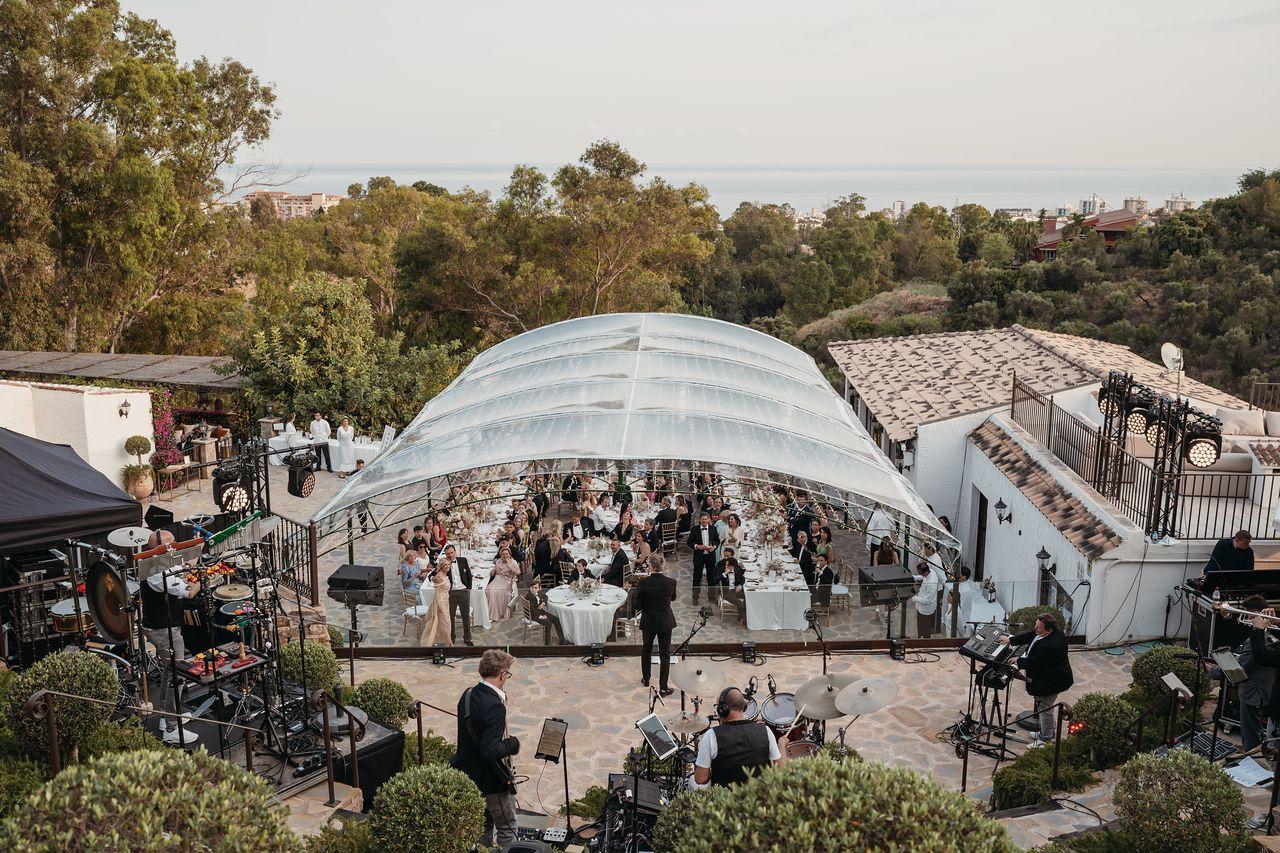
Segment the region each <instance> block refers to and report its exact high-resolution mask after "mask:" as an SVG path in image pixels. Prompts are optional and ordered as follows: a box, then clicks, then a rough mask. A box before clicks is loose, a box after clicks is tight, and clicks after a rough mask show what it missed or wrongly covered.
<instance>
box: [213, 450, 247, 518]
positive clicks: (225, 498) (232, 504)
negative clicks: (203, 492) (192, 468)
mask: <svg viewBox="0 0 1280 853" xmlns="http://www.w3.org/2000/svg"><path fill="white" fill-rule="evenodd" d="M213 500H214V503H216V504H217V505H218V509H220V510H222V511H223V512H244V511H245V510H247V509H248V508H249V490H248V489H247V488H246V487H245V485H244V469H243V467H242V466H241V464H240V461H239V460H238V459H237V460H229V461H228V462H226V463H224V464H222V465H219V466H218V467H216V468H214V469H213Z"/></svg>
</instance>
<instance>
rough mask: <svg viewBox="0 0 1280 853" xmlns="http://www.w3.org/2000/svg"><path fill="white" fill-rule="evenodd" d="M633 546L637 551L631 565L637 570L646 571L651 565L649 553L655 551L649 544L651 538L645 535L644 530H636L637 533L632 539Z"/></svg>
mask: <svg viewBox="0 0 1280 853" xmlns="http://www.w3.org/2000/svg"><path fill="white" fill-rule="evenodd" d="M631 547H632V549H633V550H634V551H635V553H636V556H635V559H634V560H632V562H631V565H632V566H633V567H634V568H635V570H636V571H637V572H644V571H646V570H647V569H648V567H649V555H650V554H652V553H653V548H651V547H650V546H649V540H648V539H646V538H645V537H644V531H643V530H636V531H635V535H634V536H632V539H631Z"/></svg>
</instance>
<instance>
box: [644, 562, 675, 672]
mask: <svg viewBox="0 0 1280 853" xmlns="http://www.w3.org/2000/svg"><path fill="white" fill-rule="evenodd" d="M664 562H665V560H663V558H662V555H661V554H654V555H653V556H651V557H650V558H649V576H648V577H646V578H643V579H641V581H640V582H639V583H638V584H636V598H635V601H636V609H637V610H639V611H640V635H641V637H642V638H643V641H644V649H643V650H642V651H641V652H640V682H641V683H642V684H643V685H644V686H645V687H648V686H649V672H650V660H649V658H650V657H652V656H653V641H654V639H657V641H658V657H659V659H660V660H661V663H660V664H659V666H658V688H659V690H660V692H661V693H662V695H663V696H670V695H671V694H672V693H674V692H675V691H674V690H672V689H671V688H670V687H668V686H667V676H668V675H669V674H670V672H671V632H672V631H674V630H675V627H676V614H675V613H674V612H673V611H672V610H671V602H673V601H675V600H676V582H675V578H669V577H667V576H666V575H664V574H663V573H662V569H663V564H664Z"/></svg>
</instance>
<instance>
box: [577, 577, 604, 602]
mask: <svg viewBox="0 0 1280 853" xmlns="http://www.w3.org/2000/svg"><path fill="white" fill-rule="evenodd" d="M569 588H570V589H572V590H573V593H574V595H576V596H578V598H586V597H587V596H589V595H594V594H595V592H596V591H597V590H599V589H600V581H598V580H596V579H595V578H593V577H591V576H590V575H583V576H581V577H579V578H578V579H577V580H576V581H574V582H573V583H571V584H569Z"/></svg>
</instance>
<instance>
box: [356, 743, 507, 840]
mask: <svg viewBox="0 0 1280 853" xmlns="http://www.w3.org/2000/svg"><path fill="white" fill-rule="evenodd" d="M370 823H371V826H370V831H371V836H372V839H373V843H374V844H375V845H376V847H377V848H378V849H379V850H380V851H385V853H409V852H410V851H413V853H416V852H417V851H419V850H431V851H433V853H465V851H469V850H471V846H472V845H473V844H475V843H476V842H478V841H479V840H480V834H481V833H482V832H483V831H484V798H483V797H481V796H480V791H479V789H478V788H476V785H475V783H474V782H472V781H471V780H470V779H468V778H467V776H466V774H464V773H461V772H459V771H457V770H454V769H453V768H451V767H439V766H435V765H427V766H425V767H413V768H410V769H409V770H405V771H402V772H400V773H397V774H396V775H395V776H392V777H391V778H390V779H389V780H387V781H386V782H384V783H383V784H382V787H380V788H378V793H377V796H375V797H374V799H373V817H371V818H370Z"/></svg>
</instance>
